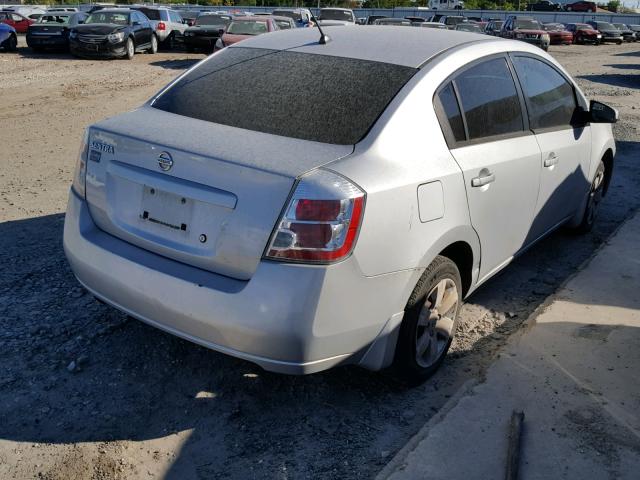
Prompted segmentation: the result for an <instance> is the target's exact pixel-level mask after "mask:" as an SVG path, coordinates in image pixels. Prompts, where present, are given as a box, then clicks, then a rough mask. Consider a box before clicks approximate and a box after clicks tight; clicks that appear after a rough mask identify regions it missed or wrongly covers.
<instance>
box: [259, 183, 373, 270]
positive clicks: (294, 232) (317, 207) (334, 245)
mask: <svg viewBox="0 0 640 480" xmlns="http://www.w3.org/2000/svg"><path fill="white" fill-rule="evenodd" d="M364 199H365V194H364V192H363V191H362V190H361V189H360V188H359V187H358V186H356V185H354V184H353V183H351V182H350V181H349V180H347V179H346V178H344V177H342V176H340V175H338V174H336V173H333V172H329V171H327V170H315V171H314V172H312V173H310V174H308V175H305V176H304V177H302V178H301V179H300V181H299V182H298V183H297V185H296V188H295V191H294V192H293V195H292V196H291V199H290V200H289V203H288V205H287V207H286V209H285V210H284V214H283V216H282V218H281V219H280V221H279V222H278V225H277V226H276V229H275V231H274V232H273V235H272V236H271V241H270V242H269V247H268V248H267V253H266V257H267V258H270V259H276V260H287V261H299V262H309V263H331V262H337V261H339V260H342V259H344V258H345V257H347V256H348V255H349V254H350V253H351V251H352V250H353V247H354V246H355V243H356V239H357V237H358V231H359V229H360V224H361V222H362V214H363V210H364Z"/></svg>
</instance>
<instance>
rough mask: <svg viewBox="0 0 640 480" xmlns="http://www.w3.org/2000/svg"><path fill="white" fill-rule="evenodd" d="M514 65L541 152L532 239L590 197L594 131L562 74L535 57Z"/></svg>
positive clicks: (520, 57)
mask: <svg viewBox="0 0 640 480" xmlns="http://www.w3.org/2000/svg"><path fill="white" fill-rule="evenodd" d="M512 61H513V65H514V67H515V72H516V74H517V77H518V80H519V82H520V84H521V86H522V91H523V94H524V97H525V102H526V105H527V111H528V115H529V124H530V128H531V130H532V132H533V133H534V134H535V137H536V140H537V142H538V145H539V146H540V150H541V152H542V159H541V162H542V163H541V176H540V194H539V195H538V202H537V205H536V213H535V217H534V221H533V226H532V231H531V237H530V238H529V240H531V241H533V240H535V239H536V238H538V237H540V236H541V235H544V234H545V233H546V232H548V231H549V230H550V229H552V228H553V227H555V226H557V225H558V224H559V223H561V222H563V221H565V220H566V219H567V218H569V217H570V216H572V215H573V214H574V213H575V212H576V210H577V208H578V207H579V206H580V204H581V201H582V199H583V198H584V195H586V193H587V191H588V189H589V185H590V182H589V180H588V178H587V176H588V171H589V162H590V157H591V128H590V127H589V125H588V124H585V122H583V121H580V120H579V115H578V112H577V107H578V103H577V101H576V96H575V91H574V89H573V86H572V84H571V83H570V82H569V81H568V79H566V78H565V77H564V75H563V74H562V73H560V71H558V70H557V69H556V68H555V67H553V66H552V65H551V64H550V63H547V62H546V61H544V60H543V59H541V58H539V57H535V56H531V55H524V54H517V55H513V56H512Z"/></svg>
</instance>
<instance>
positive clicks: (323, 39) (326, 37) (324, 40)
mask: <svg viewBox="0 0 640 480" xmlns="http://www.w3.org/2000/svg"><path fill="white" fill-rule="evenodd" d="M310 13H311V20H313V23H315V24H316V27H318V30H320V40H318V43H319V44H320V45H326V44H327V42H330V41H331V37H330V36H329V35H325V33H324V32H323V31H322V28H320V23H319V22H318V20H317V19H316V16H315V15H314V14H313V12H310Z"/></svg>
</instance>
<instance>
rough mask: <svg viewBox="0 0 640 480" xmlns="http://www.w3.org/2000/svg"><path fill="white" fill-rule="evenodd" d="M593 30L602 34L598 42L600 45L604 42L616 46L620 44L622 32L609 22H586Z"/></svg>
mask: <svg viewBox="0 0 640 480" xmlns="http://www.w3.org/2000/svg"><path fill="white" fill-rule="evenodd" d="M587 23H588V24H589V25H591V26H592V27H593V28H595V29H596V30H598V31H599V32H600V33H601V34H602V39H601V40H600V41H601V42H602V43H604V42H614V43H617V44H618V45H621V44H622V40H623V37H622V32H621V31H620V30H618V29H617V28H616V27H614V26H613V25H612V24H610V23H609V22H593V21H591V22H587Z"/></svg>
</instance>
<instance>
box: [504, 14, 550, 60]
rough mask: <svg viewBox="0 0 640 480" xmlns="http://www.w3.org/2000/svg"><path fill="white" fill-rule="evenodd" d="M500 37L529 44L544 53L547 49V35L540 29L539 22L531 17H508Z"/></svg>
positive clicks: (548, 40)
mask: <svg viewBox="0 0 640 480" xmlns="http://www.w3.org/2000/svg"><path fill="white" fill-rule="evenodd" d="M500 36H501V37H503V38H510V39H512V40H521V41H523V42H527V43H531V44H533V45H536V46H538V47H540V48H541V49H542V50H544V51H545V52H546V51H547V50H548V49H549V42H550V39H549V34H548V33H547V32H546V31H545V30H544V28H542V25H541V24H540V22H538V21H537V20H536V19H535V18H533V17H521V16H519V15H512V16H510V17H509V18H508V19H507V21H506V22H504V25H503V26H502V31H501V32H500Z"/></svg>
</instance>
